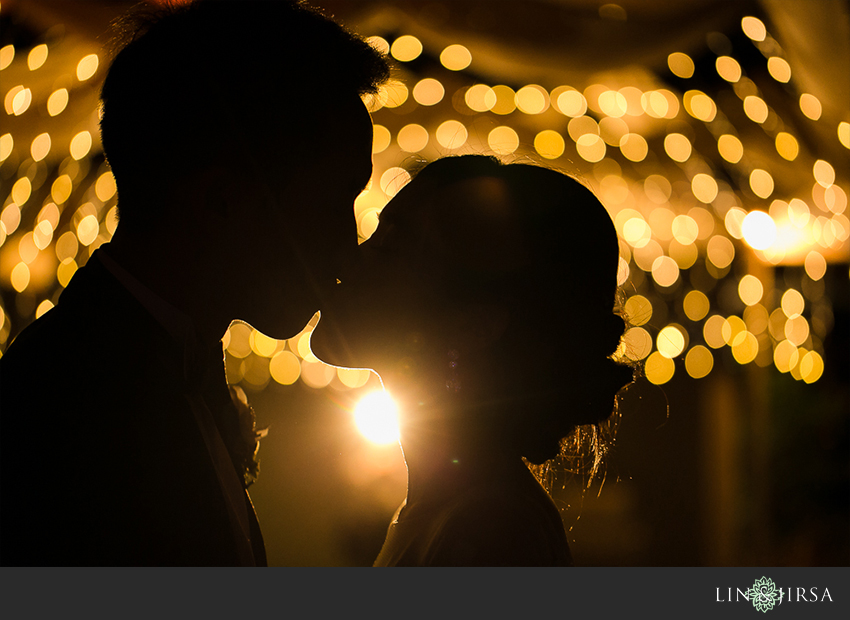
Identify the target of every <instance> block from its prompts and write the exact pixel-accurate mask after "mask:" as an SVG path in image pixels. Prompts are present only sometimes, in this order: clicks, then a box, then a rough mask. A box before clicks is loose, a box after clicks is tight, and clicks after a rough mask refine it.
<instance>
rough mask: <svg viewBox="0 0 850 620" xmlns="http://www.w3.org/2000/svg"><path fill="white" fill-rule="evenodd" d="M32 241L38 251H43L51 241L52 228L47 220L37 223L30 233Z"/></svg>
mask: <svg viewBox="0 0 850 620" xmlns="http://www.w3.org/2000/svg"><path fill="white" fill-rule="evenodd" d="M32 235H33V241H34V242H35V245H36V247H37V248H38V249H39V250H44V249H46V248H47V246H48V245H50V242H51V241H53V226H51V225H50V222H48V221H47V220H42V221H41V222H39V223H38V224H37V225H36V227H35V229H34V230H33V231H32Z"/></svg>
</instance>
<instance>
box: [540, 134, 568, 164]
mask: <svg viewBox="0 0 850 620" xmlns="http://www.w3.org/2000/svg"><path fill="white" fill-rule="evenodd" d="M565 146H566V145H565V143H564V138H563V136H561V134H559V133H558V132H557V131H554V130H552V129H544V130H543V131H541V132H540V133H538V134H537V135H536V136H535V137H534V150H535V151H537V152H538V154H539V155H540V156H541V157H544V158H546V159H558V158H559V157H560V156H561V155H563V154H564V149H565Z"/></svg>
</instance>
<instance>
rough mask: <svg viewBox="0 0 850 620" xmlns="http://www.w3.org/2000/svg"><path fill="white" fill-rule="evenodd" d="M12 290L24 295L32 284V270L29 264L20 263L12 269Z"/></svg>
mask: <svg viewBox="0 0 850 620" xmlns="http://www.w3.org/2000/svg"><path fill="white" fill-rule="evenodd" d="M11 279H12V288H14V289H15V291H16V292H18V293H23V292H24V291H25V290H26V288H27V286H29V283H30V270H29V267H27V264H26V263H24V262H20V263H18V264H17V265H15V266H14V267H13V268H12V275H11Z"/></svg>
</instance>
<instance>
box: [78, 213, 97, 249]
mask: <svg viewBox="0 0 850 620" xmlns="http://www.w3.org/2000/svg"><path fill="white" fill-rule="evenodd" d="M99 228H100V225H99V224H98V222H97V217H96V216H94V215H87V216H85V217H84V218H83V219H81V220H80V223H79V224H77V238H78V239H79V240H80V243H81V244H82V245H86V246H88V245H91V244H92V243H94V240H95V239H96V238H97V233H98V231H99Z"/></svg>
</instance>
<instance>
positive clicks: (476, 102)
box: [463, 84, 496, 112]
mask: <svg viewBox="0 0 850 620" xmlns="http://www.w3.org/2000/svg"><path fill="white" fill-rule="evenodd" d="M463 99H464V101H465V102H466V105H468V106H469V108H470V109H471V110H475V111H476V112H488V111H489V110H492V109H493V106H494V105H496V93H495V92H494V91H493V89H492V88H490V87H489V86H487V85H486V84H476V85H474V86H470V87H469V89H467V91H466V93H465V94H464V96H463Z"/></svg>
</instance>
